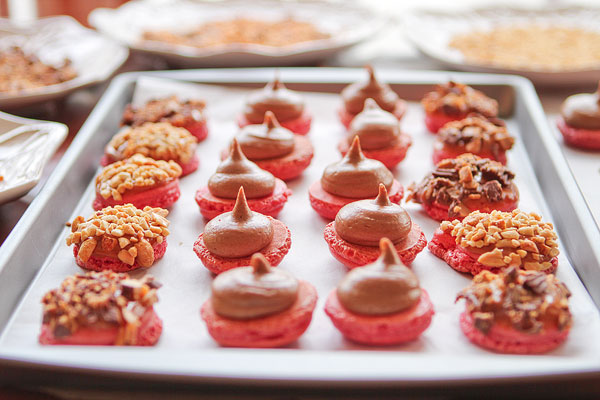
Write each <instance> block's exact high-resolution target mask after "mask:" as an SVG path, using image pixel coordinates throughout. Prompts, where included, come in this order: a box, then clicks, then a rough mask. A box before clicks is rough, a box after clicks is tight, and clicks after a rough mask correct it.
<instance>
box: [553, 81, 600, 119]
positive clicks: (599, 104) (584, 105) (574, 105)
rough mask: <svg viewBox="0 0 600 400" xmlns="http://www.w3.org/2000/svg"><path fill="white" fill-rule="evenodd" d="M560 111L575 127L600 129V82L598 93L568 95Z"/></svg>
mask: <svg viewBox="0 0 600 400" xmlns="http://www.w3.org/2000/svg"><path fill="white" fill-rule="evenodd" d="M560 113H561V115H562V117H563V119H564V120H565V123H566V124H567V125H569V126H571V127H573V128H579V129H590V130H596V129H600V83H599V84H598V91H597V92H596V93H581V94H576V95H573V96H569V97H567V99H566V100H565V101H564V102H563V104H562V106H561V109H560Z"/></svg>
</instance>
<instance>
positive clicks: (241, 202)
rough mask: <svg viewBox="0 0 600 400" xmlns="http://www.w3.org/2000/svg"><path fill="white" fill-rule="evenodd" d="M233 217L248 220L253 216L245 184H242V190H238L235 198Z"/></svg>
mask: <svg viewBox="0 0 600 400" xmlns="http://www.w3.org/2000/svg"><path fill="white" fill-rule="evenodd" d="M231 217H232V219H233V220H234V221H246V220H249V219H250V218H252V210H250V207H248V202H247V201H246V193H245V192H244V187H243V186H240V190H239V191H238V195H237V198H236V199H235V206H234V207H233V210H232V212H231Z"/></svg>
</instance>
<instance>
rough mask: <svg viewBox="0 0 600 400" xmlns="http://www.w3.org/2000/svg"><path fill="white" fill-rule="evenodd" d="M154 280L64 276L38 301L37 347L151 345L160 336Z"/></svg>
mask: <svg viewBox="0 0 600 400" xmlns="http://www.w3.org/2000/svg"><path fill="white" fill-rule="evenodd" d="M160 286H161V285H160V283H158V282H156V281H155V280H154V278H153V277H152V276H149V275H146V276H144V277H143V278H142V279H132V278H129V277H128V276H127V274H119V273H115V272H112V271H102V272H87V273H85V274H76V275H73V276H69V277H67V278H66V279H65V280H64V281H63V282H62V284H61V285H60V287H59V288H57V289H53V290H50V291H49V292H48V293H46V294H45V295H44V297H43V299H42V304H43V321H42V328H41V332H40V336H39V342H40V343H41V344H46V345H48V344H50V345H56V344H63V345H104V346H106V345H132V346H152V345H154V344H155V343H156V342H157V341H158V339H159V337H160V334H161V332H162V321H161V319H160V318H159V317H158V315H156V313H155V312H154V308H153V305H154V303H156V302H157V301H158V297H157V296H156V291H157V289H158V288H159V287H160Z"/></svg>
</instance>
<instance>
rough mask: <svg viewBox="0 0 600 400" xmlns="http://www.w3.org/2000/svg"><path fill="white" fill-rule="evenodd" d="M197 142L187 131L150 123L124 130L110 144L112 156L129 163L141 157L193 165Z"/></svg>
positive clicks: (109, 148) (109, 150) (168, 125)
mask: <svg viewBox="0 0 600 400" xmlns="http://www.w3.org/2000/svg"><path fill="white" fill-rule="evenodd" d="M196 143H197V141H196V138H195V137H194V136H192V134H191V133H189V132H188V131H187V130H186V129H183V128H177V127H175V126H173V125H171V124H169V123H166V122H158V123H152V122H147V123H145V124H143V125H142V126H138V127H135V128H129V127H127V128H124V129H123V130H122V131H121V132H119V133H117V134H116V135H115V136H114V137H113V138H112V139H111V141H110V142H109V143H108V146H107V151H108V152H109V153H118V155H119V157H118V159H125V158H129V157H131V156H133V155H134V154H136V153H140V154H142V155H144V156H146V157H150V158H153V159H155V160H174V161H177V162H179V163H180V164H186V163H188V162H189V161H191V159H192V157H193V156H194V152H195V151H196Z"/></svg>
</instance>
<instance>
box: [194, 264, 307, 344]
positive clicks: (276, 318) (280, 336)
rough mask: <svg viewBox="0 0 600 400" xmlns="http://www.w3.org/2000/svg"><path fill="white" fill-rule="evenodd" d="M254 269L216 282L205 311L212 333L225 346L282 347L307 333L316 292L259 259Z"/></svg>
mask: <svg viewBox="0 0 600 400" xmlns="http://www.w3.org/2000/svg"><path fill="white" fill-rule="evenodd" d="M249 265H250V266H242V267H240V268H235V269H232V270H230V271H226V272H224V273H222V274H221V275H219V276H217V277H216V278H215V280H214V281H213V282H212V286H211V297H210V298H209V299H208V300H207V301H206V302H205V303H204V304H203V305H202V309H201V314H202V319H203V320H204V322H206V326H207V328H208V333H210V335H211V336H212V337H213V339H215V341H217V342H218V343H219V344H220V345H222V346H230V347H279V346H285V345H286V344H289V343H291V342H293V341H295V340H296V339H298V338H299V337H300V336H301V335H302V334H303V333H304V331H306V329H307V328H308V325H309V324H310V321H311V319H312V313H313V310H314V309H315V306H316V304H317V291H316V290H315V288H314V287H313V286H312V285H311V284H310V283H308V282H306V281H302V280H299V279H296V278H295V277H293V276H292V275H291V274H290V273H289V272H287V271H284V270H281V269H279V268H277V269H275V268H271V266H270V265H269V262H268V261H267V260H266V259H265V257H264V256H263V255H262V254H260V253H257V254H254V255H253V256H252V258H251V260H250V262H249Z"/></svg>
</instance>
